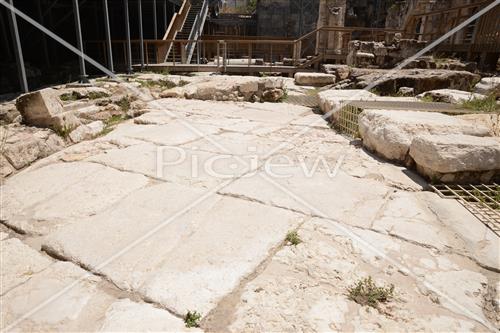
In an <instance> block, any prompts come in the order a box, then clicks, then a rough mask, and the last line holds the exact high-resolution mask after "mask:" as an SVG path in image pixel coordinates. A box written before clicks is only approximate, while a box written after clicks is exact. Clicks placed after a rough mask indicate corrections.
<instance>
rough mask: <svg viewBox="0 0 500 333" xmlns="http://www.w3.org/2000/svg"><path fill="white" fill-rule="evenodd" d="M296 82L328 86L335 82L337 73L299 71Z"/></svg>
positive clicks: (305, 84)
mask: <svg viewBox="0 0 500 333" xmlns="http://www.w3.org/2000/svg"><path fill="white" fill-rule="evenodd" d="M295 83H296V84H299V85H304V86H320V87H321V86H326V85H329V84H334V83H335V75H332V74H324V73H297V74H295Z"/></svg>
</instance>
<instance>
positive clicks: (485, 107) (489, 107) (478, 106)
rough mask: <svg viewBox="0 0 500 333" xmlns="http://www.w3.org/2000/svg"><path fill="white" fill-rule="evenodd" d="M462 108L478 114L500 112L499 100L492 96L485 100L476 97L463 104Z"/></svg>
mask: <svg viewBox="0 0 500 333" xmlns="http://www.w3.org/2000/svg"><path fill="white" fill-rule="evenodd" d="M462 107H464V108H466V109H469V110H474V111H478V112H495V111H500V106H499V105H498V104H497V100H496V98H495V96H494V95H490V96H488V97H487V98H484V99H480V98H476V97H474V98H472V99H470V100H468V101H465V102H463V103H462Z"/></svg>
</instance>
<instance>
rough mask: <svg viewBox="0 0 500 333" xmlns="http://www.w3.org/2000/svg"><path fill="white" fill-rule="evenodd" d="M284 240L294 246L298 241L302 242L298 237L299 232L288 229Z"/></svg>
mask: <svg viewBox="0 0 500 333" xmlns="http://www.w3.org/2000/svg"><path fill="white" fill-rule="evenodd" d="M285 241H286V242H287V243H288V244H291V245H294V246H297V245H299V244H300V243H302V239H300V237H299V234H298V233H297V231H290V232H289V233H287V234H286V238H285Z"/></svg>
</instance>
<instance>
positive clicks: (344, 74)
mask: <svg viewBox="0 0 500 333" xmlns="http://www.w3.org/2000/svg"><path fill="white" fill-rule="evenodd" d="M322 68H323V71H324V72H325V73H327V74H334V75H335V77H336V78H337V80H338V81H342V80H346V79H348V78H349V76H350V75H351V68H350V67H349V66H347V65H327V64H325V65H322Z"/></svg>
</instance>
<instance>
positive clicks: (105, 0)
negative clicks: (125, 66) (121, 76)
mask: <svg viewBox="0 0 500 333" xmlns="http://www.w3.org/2000/svg"><path fill="white" fill-rule="evenodd" d="M102 5H103V9H104V28H105V31H106V46H107V51H108V66H109V70H110V71H111V72H114V71H115V69H114V65H113V48H112V46H111V29H110V28H109V10H108V0H103V1H102Z"/></svg>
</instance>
